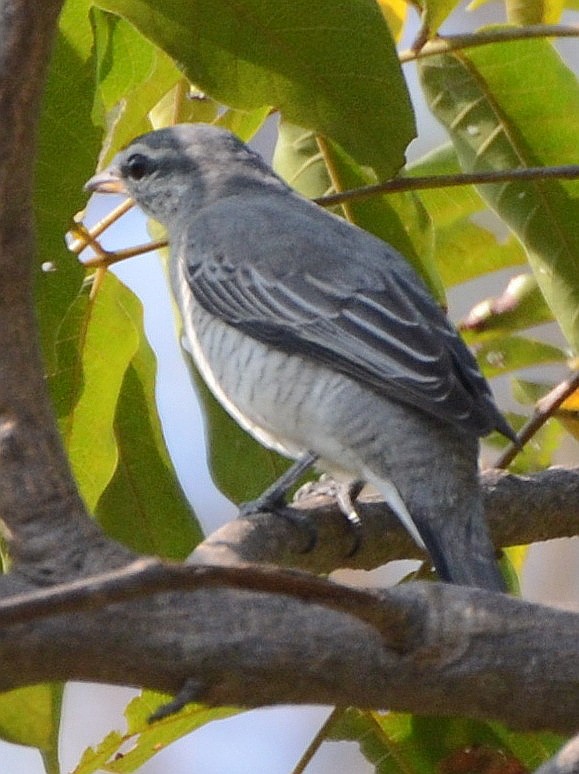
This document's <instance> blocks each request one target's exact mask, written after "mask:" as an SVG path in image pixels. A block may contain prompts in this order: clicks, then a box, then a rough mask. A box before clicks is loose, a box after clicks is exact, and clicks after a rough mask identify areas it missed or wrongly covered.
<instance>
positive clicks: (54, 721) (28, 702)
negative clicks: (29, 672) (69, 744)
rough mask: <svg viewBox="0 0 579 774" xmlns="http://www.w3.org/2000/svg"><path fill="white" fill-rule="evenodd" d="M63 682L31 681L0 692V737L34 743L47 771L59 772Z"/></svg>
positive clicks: (51, 773)
mask: <svg viewBox="0 0 579 774" xmlns="http://www.w3.org/2000/svg"><path fill="white" fill-rule="evenodd" d="M62 691H63V686H62V685H60V684H56V683H50V684H45V685H31V686H27V687H25V688H17V689H16V690H14V691H6V692H5V693H1V694H0V737H1V738H2V739H5V740H6V741H8V742H13V743H14V744H22V745H27V746H29V747H37V748H38V750H39V752H40V754H41V756H42V759H43V761H44V766H45V769H46V772H47V774H59V773H60V768H59V765H58V733H59V728H60V710H61V706H62Z"/></svg>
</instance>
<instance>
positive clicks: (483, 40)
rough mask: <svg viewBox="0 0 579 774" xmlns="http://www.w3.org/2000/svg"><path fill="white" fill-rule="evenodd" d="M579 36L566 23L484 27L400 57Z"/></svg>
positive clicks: (432, 42)
mask: <svg viewBox="0 0 579 774" xmlns="http://www.w3.org/2000/svg"><path fill="white" fill-rule="evenodd" d="M578 36H579V27H577V26H575V25H564V24H532V25H529V26H528V27H507V28H504V27H503V28H500V29H493V30H484V31H483V32H476V33H473V34H472V35H445V36H444V37H437V38H433V39H432V40H429V41H428V42H427V43H425V44H424V46H422V48H420V49H419V50H418V51H415V50H413V49H411V48H410V49H407V50H406V51H401V52H400V54H399V57H398V58H399V60H400V62H401V63H402V64H405V63H406V62H412V61H414V60H415V59H424V57H427V56H437V55H438V54H448V53H451V52H452V51H458V50H460V49H464V48H474V47H475V46H488V45H490V44H492V43H507V42H510V41H512V40H529V39H531V38H574V37H578Z"/></svg>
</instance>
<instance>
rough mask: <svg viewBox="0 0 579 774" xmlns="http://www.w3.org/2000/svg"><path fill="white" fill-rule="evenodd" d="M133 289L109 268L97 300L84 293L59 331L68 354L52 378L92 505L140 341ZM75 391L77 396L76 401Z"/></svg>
mask: <svg viewBox="0 0 579 774" xmlns="http://www.w3.org/2000/svg"><path fill="white" fill-rule="evenodd" d="M128 294H129V291H128V290H127V289H126V288H125V287H124V285H122V284H121V283H120V282H119V281H118V280H117V279H116V278H115V277H114V275H112V274H110V273H107V274H106V275H105V277H104V280H103V282H102V285H101V287H100V289H99V291H98V293H97V294H96V297H95V298H94V300H90V299H89V298H88V297H87V295H86V292H85V295H84V296H82V297H80V298H79V299H78V300H77V302H76V303H75V304H74V305H73V306H72V307H71V309H70V314H69V315H68V317H67V319H66V320H65V322H64V324H63V326H62V328H61V331H60V336H61V338H60V341H62V343H63V347H62V349H61V350H60V351H61V352H63V353H66V358H64V355H63V360H61V364H60V368H59V371H58V372H57V374H55V376H54V378H53V379H52V393H53V395H55V402H56V404H57V407H58V408H60V409H61V412H62V407H68V408H69V409H70V410H69V412H68V413H67V414H65V415H62V413H61V420H60V427H61V432H62V435H63V441H64V444H65V446H66V448H67V451H68V454H69V458H70V462H71V465H72V469H73V472H74V474H75V478H76V481H77V484H78V486H79V489H80V491H81V494H82V496H83V498H84V500H85V502H86V504H87V507H88V508H89V510H91V511H92V510H93V509H94V507H95V506H96V504H97V502H98V500H99V498H100V496H101V494H102V493H103V491H104V489H105V487H106V486H107V485H108V483H109V481H110V480H111V478H112V476H113V474H114V472H115V469H116V466H117V463H118V448H117V442H116V438H115V433H114V426H113V425H114V418H115V413H116V406H117V401H118V399H119V392H120V389H121V386H122V384H123V380H124V377H125V372H126V370H127V368H128V367H129V364H130V363H131V361H132V359H133V357H134V356H135V354H136V352H137V350H138V348H139V345H140V332H139V330H137V327H136V326H135V323H134V321H133V320H132V319H131V316H130V314H129V309H128V304H129V303H130V301H129V300H128V299H129V295H128ZM72 396H78V400H76V401H75V400H74V398H73V397H72Z"/></svg>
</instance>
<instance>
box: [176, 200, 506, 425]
mask: <svg viewBox="0 0 579 774" xmlns="http://www.w3.org/2000/svg"><path fill="white" fill-rule="evenodd" d="M240 204H241V203H237V206H235V203H227V202H226V203H221V206H220V207H218V208H216V207H213V208H211V209H213V210H215V209H219V212H218V213H217V212H213V213H212V212H210V211H208V212H206V213H201V214H200V215H199V216H198V217H197V218H195V219H194V220H193V222H192V224H191V227H190V229H189V230H188V232H187V236H186V241H185V242H184V243H183V244H182V245H181V246H177V251H178V252H179V253H180V255H182V256H184V255H186V256H187V272H186V274H187V278H188V281H189V285H190V287H191V290H192V292H193V294H194V296H195V298H196V299H197V301H198V302H199V303H200V304H201V305H202V306H203V307H204V308H205V309H206V310H207V311H209V312H211V313H213V314H215V315H216V316H218V317H219V318H220V319H222V320H223V321H225V322H226V323H228V324H230V325H232V326H234V327H235V328H237V329H239V330H241V331H243V332H245V333H246V334H247V335H248V336H252V337H254V338H256V339H258V340H260V341H262V342H267V343H270V344H272V345H273V346H276V347H278V348H280V349H282V350H284V351H286V352H288V353H298V354H301V355H303V356H305V357H310V358H312V359H315V360H316V361H317V362H320V363H323V364H325V365H327V366H329V367H331V368H333V369H335V370H337V371H340V372H341V373H344V374H346V375H347V376H349V377H351V378H353V379H355V380H357V381H359V382H362V383H364V384H366V385H367V386H368V387H370V388H371V389H373V390H374V391H375V392H376V393H378V394H380V395H384V396H387V397H389V398H391V399H394V400H397V401H399V402H404V403H407V404H410V405H412V406H415V407H416V408H419V409H421V410H423V411H426V412H428V413H430V414H432V415H434V416H437V417H439V418H441V419H444V420H446V421H449V422H452V423H453V424H455V425H458V426H460V427H462V428H463V429H464V430H466V431H468V432H471V433H472V432H475V433H477V434H478V435H486V434H487V433H489V432H490V431H491V430H493V429H495V428H496V429H498V430H500V431H501V432H502V433H504V434H506V435H508V436H509V437H512V435H513V434H512V430H511V429H510V427H509V426H508V424H507V423H506V422H505V420H504V418H503V417H502V416H501V414H500V413H499V411H498V409H497V408H496V406H495V404H494V402H493V399H492V396H491V393H490V390H489V388H488V385H487V383H486V381H485V380H484V378H483V377H482V376H481V374H480V372H479V370H478V367H477V364H476V361H475V360H474V358H473V356H472V354H471V353H470V351H469V350H468V349H467V347H466V346H465V344H464V343H463V342H462V340H461V339H460V337H459V336H458V334H457V332H456V331H455V329H454V328H453V327H452V326H451V325H450V323H449V322H448V321H447V319H446V317H445V315H444V314H443V312H442V311H441V310H440V309H439V308H438V306H437V305H436V304H435V302H434V301H433V299H432V298H431V297H430V295H429V294H428V292H427V291H426V289H425V287H424V286H423V284H422V282H421V281H420V280H419V279H418V277H417V276H416V275H415V274H414V272H413V270H412V269H411V268H410V267H409V266H408V264H407V263H406V261H405V260H404V259H403V258H402V257H401V256H399V255H398V254H397V253H396V252H395V251H394V250H393V249H392V248H390V247H389V246H388V245H386V244H385V243H384V242H382V241H380V240H378V239H376V238H374V237H372V236H371V235H369V234H367V233H365V232H363V231H361V230H360V229H357V228H355V227H353V226H351V225H349V224H346V223H345V222H343V221H341V220H340V219H338V218H335V217H334V216H331V215H329V214H328V213H325V212H323V211H321V210H320V209H319V208H316V207H314V206H313V205H310V204H309V203H308V202H305V201H304V200H302V199H300V198H299V197H295V196H293V195H288V196H287V198H286V199H284V204H285V210H284V212H287V213H288V214H287V221H286V222H285V230H284V234H286V233H288V229H292V227H293V231H292V232H291V233H292V234H293V236H292V239H291V240H288V239H287V238H285V239H283V240H282V239H280V240H275V239H272V234H275V233H276V230H275V229H273V230H272V222H277V221H279V217H278V214H279V211H280V210H279V208H278V209H276V208H275V206H272V202H271V200H269V199H268V200H264V201H255V202H252V203H249V204H248V203H247V202H244V203H243V209H242V213H243V216H242V214H241V213H240V211H239V210H240V209H241V207H240V206H239V205H240ZM228 205H229V210H230V211H229V212H224V208H225V209H226V210H227V206H228ZM288 205H291V206H289V207H288ZM248 207H249V210H248ZM248 212H249V213H250V214H249V216H248ZM215 215H218V217H217V218H215ZM214 218H215V220H214V221H213V219H214ZM213 222H215V223H217V222H218V223H219V230H217V229H216V228H215V226H214V225H213ZM224 224H226V225H225V226H224ZM277 231H279V228H277ZM174 248H175V246H174Z"/></svg>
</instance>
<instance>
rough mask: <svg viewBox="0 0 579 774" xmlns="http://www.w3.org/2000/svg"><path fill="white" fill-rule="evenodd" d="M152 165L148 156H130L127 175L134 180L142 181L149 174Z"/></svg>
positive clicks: (137, 154) (139, 154) (136, 154)
mask: <svg viewBox="0 0 579 774" xmlns="http://www.w3.org/2000/svg"><path fill="white" fill-rule="evenodd" d="M150 167H151V163H150V161H149V159H148V158H147V157H146V156H143V155H142V154H141V153H134V154H133V155H132V156H129V159H128V161H127V165H126V169H127V175H128V176H129V177H132V178H133V180H141V179H142V178H143V177H145V175H146V174H147V173H148V172H149V170H150Z"/></svg>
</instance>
